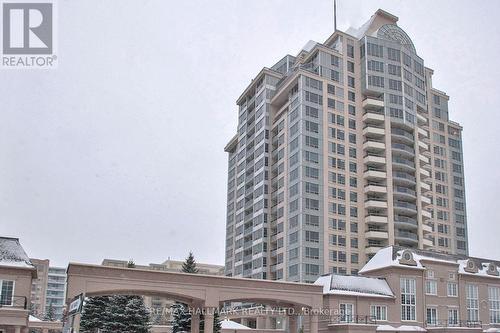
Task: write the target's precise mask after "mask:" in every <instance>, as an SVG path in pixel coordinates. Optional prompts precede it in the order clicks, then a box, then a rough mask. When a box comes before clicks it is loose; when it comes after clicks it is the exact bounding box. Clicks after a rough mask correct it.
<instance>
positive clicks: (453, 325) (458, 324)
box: [425, 320, 483, 328]
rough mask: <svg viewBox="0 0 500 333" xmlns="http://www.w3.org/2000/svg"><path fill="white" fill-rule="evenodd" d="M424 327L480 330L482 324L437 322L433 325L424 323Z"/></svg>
mask: <svg viewBox="0 0 500 333" xmlns="http://www.w3.org/2000/svg"><path fill="white" fill-rule="evenodd" d="M425 326H426V327H467V328H482V327H483V323H482V322H481V321H469V320H452V321H449V320H438V321H436V322H435V323H426V324H425Z"/></svg>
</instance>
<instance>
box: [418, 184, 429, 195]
mask: <svg viewBox="0 0 500 333" xmlns="http://www.w3.org/2000/svg"><path fill="white" fill-rule="evenodd" d="M420 188H421V189H422V193H423V192H427V191H430V190H431V186H430V185H429V184H427V183H424V182H421V183H420Z"/></svg>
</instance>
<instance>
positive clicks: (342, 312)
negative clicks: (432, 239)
mask: <svg viewBox="0 0 500 333" xmlns="http://www.w3.org/2000/svg"><path fill="white" fill-rule="evenodd" d="M499 269H500V262H498V261H495V260H489V259H481V258H472V257H467V256H463V255H446V254H440V253H437V252H431V251H424V250H417V249H403V248H398V247H393V246H391V247H387V248H384V249H382V250H380V251H378V252H377V254H376V255H375V256H374V257H373V258H372V259H371V260H370V261H369V262H368V263H367V264H366V265H365V266H364V267H363V268H362V269H361V270H360V272H359V273H360V275H361V276H340V275H326V276H322V277H320V278H318V280H317V281H316V282H315V284H319V285H322V286H323V293H324V299H323V302H324V308H325V309H330V310H331V311H329V312H330V313H328V314H327V315H323V316H321V318H320V320H319V323H320V324H319V327H320V331H329V332H353V331H355V332H403V331H404V332H439V333H441V332H442V333H444V332H453V333H456V332H500V278H499ZM306 324H307V323H306Z"/></svg>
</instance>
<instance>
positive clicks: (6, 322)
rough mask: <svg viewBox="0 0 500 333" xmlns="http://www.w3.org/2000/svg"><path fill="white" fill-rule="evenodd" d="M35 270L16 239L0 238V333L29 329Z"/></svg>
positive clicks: (14, 332)
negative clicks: (32, 282) (30, 300)
mask: <svg viewBox="0 0 500 333" xmlns="http://www.w3.org/2000/svg"><path fill="white" fill-rule="evenodd" d="M36 274H37V271H36V268H35V266H33V264H32V263H31V261H30V259H29V257H28V256H27V255H26V252H24V249H23V248H22V246H21V244H20V243H19V239H17V238H9V237H0V332H1V333H21V332H23V333H24V332H27V330H28V318H29V309H28V305H29V299H30V295H31V281H32V279H33V278H36Z"/></svg>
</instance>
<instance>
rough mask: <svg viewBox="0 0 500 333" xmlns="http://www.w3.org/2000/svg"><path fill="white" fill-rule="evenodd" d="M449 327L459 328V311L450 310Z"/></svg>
mask: <svg viewBox="0 0 500 333" xmlns="http://www.w3.org/2000/svg"><path fill="white" fill-rule="evenodd" d="M448 325H449V326H458V309H449V310H448Z"/></svg>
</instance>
